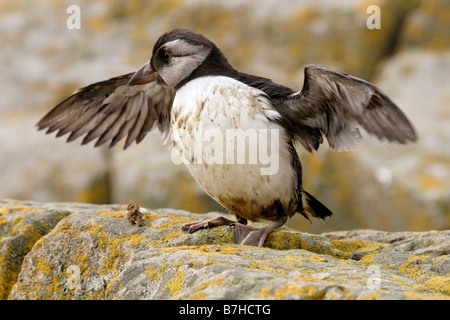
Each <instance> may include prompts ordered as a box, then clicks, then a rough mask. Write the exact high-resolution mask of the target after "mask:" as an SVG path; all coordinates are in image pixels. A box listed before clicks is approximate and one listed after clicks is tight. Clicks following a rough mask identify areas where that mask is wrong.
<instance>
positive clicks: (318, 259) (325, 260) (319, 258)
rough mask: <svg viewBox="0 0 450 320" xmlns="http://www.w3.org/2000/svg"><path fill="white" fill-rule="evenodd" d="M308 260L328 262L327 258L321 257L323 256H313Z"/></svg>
mask: <svg viewBox="0 0 450 320" xmlns="http://www.w3.org/2000/svg"><path fill="white" fill-rule="evenodd" d="M308 260H310V261H313V262H328V259H327V258H324V257H321V256H311V257H309V258H308Z"/></svg>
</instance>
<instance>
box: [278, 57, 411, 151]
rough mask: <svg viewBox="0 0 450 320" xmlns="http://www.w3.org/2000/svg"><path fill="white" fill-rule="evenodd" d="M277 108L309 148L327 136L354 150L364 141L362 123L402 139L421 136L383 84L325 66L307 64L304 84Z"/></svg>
mask: <svg viewBox="0 0 450 320" xmlns="http://www.w3.org/2000/svg"><path fill="white" fill-rule="evenodd" d="M274 107H275V108H276V109H277V110H278V111H279V112H280V113H281V114H282V116H283V119H285V120H284V121H285V126H287V127H288V128H289V131H291V132H293V133H294V137H293V138H294V139H296V140H298V141H299V142H301V143H302V145H303V146H304V147H305V148H306V149H307V150H309V151H311V150H312V149H316V150H317V149H318V147H319V145H320V143H322V141H323V138H322V135H325V136H326V138H327V140H328V143H329V145H330V146H331V147H332V148H334V149H337V150H348V149H352V148H354V147H356V146H357V145H358V144H359V143H360V142H361V140H362V136H361V133H360V128H364V129H365V130H366V131H367V132H368V133H370V134H372V135H375V136H376V137H378V138H379V139H387V140H388V141H394V142H398V143H402V144H404V143H407V142H414V141H416V140H417V135H416V133H415V130H414V128H413V126H412V125H411V123H410V122H409V120H408V119H407V117H406V116H405V114H404V113H403V112H402V111H401V110H400V109H399V108H398V107H397V106H396V105H395V104H394V103H393V102H392V101H391V99H389V97H388V96H386V94H384V93H383V92H382V91H381V90H380V89H378V88H377V87H375V86H374V85H372V84H371V83H369V82H367V81H365V80H362V79H360V78H357V77H354V76H351V75H349V74H346V73H343V72H339V71H335V70H332V69H329V68H327V67H324V66H322V65H308V66H306V68H305V80H304V84H303V89H302V90H301V91H299V92H297V93H294V94H292V95H290V96H288V97H287V99H284V100H283V101H281V100H278V101H277V100H275V103H274Z"/></svg>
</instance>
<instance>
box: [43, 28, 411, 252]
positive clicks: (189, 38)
mask: <svg viewBox="0 0 450 320" xmlns="http://www.w3.org/2000/svg"><path fill="white" fill-rule="evenodd" d="M304 75H305V76H304V83H303V88H302V90H301V91H295V90H293V89H291V88H288V87H286V86H283V85H280V84H277V83H274V82H272V80H270V79H267V78H263V77H259V76H255V75H251V74H246V73H243V72H240V71H238V70H236V69H234V68H233V67H232V66H231V65H230V63H229V62H228V60H227V58H226V57H225V55H224V54H223V53H222V51H221V50H220V49H219V48H218V47H217V46H216V45H215V44H214V43H213V42H211V41H210V40H208V39H207V38H206V37H204V36H203V35H201V34H199V33H197V32H195V31H193V30H190V29H184V28H180V29H174V30H172V31H169V32H167V33H165V34H163V35H162V36H161V37H160V38H159V39H158V41H157V42H156V43H155V45H154V47H153V51H152V57H151V59H150V60H149V61H148V62H147V63H146V64H144V65H143V66H142V67H141V68H140V69H139V70H138V71H136V72H132V73H128V74H125V75H122V76H118V77H115V78H111V79H109V80H106V81H101V82H97V83H94V84H91V85H89V86H87V87H84V88H81V89H79V90H77V91H76V92H75V93H74V94H73V95H72V96H70V97H68V98H67V99H65V100H64V101H62V102H61V103H60V104H58V105H57V106H56V107H54V108H53V109H52V110H51V111H50V112H48V113H47V114H46V115H45V116H44V117H43V118H42V119H41V120H40V121H39V123H38V124H37V127H38V129H39V130H41V129H44V128H47V129H48V130H47V133H51V132H54V131H56V130H57V131H58V132H57V135H56V136H57V137H59V136H63V135H65V134H67V133H70V135H69V136H68V139H67V141H68V142H69V141H73V140H75V139H77V138H78V137H80V136H83V135H84V138H83V141H82V144H86V143H89V142H90V141H92V140H95V139H96V140H97V141H96V143H95V147H97V146H100V145H102V144H104V143H106V142H107V143H109V147H112V146H114V145H115V144H116V143H117V142H118V141H120V140H122V139H124V138H126V140H125V144H124V149H126V148H128V147H129V146H130V145H131V143H132V142H133V141H136V143H139V142H140V141H142V139H143V138H144V137H145V136H146V135H147V133H148V132H149V131H151V130H152V129H153V128H155V127H158V129H159V131H160V132H161V134H162V135H163V136H164V137H166V138H169V137H170V139H171V141H172V146H173V150H172V155H174V154H176V155H178V156H179V159H180V160H181V162H183V163H185V164H186V166H187V168H188V170H189V172H190V173H191V175H192V176H193V177H194V179H195V180H196V181H197V182H198V184H199V185H200V186H201V187H202V188H203V190H204V191H205V192H206V193H207V194H208V195H210V196H211V197H212V198H213V199H214V200H216V201H217V202H218V203H219V204H221V205H222V206H223V207H224V208H226V209H227V210H229V211H230V212H232V213H234V214H235V215H236V218H237V221H231V220H229V219H226V218H224V217H218V218H214V219H211V220H206V221H200V222H193V223H188V224H185V225H183V227H182V230H185V231H188V232H190V233H192V232H195V231H196V230H199V229H202V228H212V227H216V226H221V225H229V226H232V227H233V235H234V241H235V243H237V244H243V245H255V246H259V247H261V246H263V244H264V241H265V239H266V237H267V235H268V234H269V233H270V232H272V231H273V230H274V229H276V228H278V227H280V226H282V225H283V224H284V223H285V222H286V221H287V218H288V217H291V216H293V215H294V214H295V213H299V214H301V215H303V216H304V217H305V218H307V219H308V220H309V217H315V218H321V219H324V218H326V217H328V216H331V215H332V212H331V211H330V210H329V209H328V208H327V207H325V206H324V205H323V204H322V203H320V202H319V201H318V200H317V199H316V198H314V197H313V196H312V195H311V194H309V193H308V192H306V191H305V190H304V189H303V187H302V166H301V163H300V159H299V156H298V154H297V152H296V150H295V148H294V145H295V144H296V143H299V144H301V145H302V146H303V147H304V148H305V149H306V150H308V151H313V150H317V149H318V148H319V146H320V144H321V143H322V142H323V136H325V137H326V138H327V140H328V144H329V146H330V147H331V148H333V149H337V150H348V149H352V148H354V147H356V146H357V145H358V144H359V143H360V142H361V140H362V135H361V132H360V128H364V129H365V130H366V131H367V132H368V133H369V134H372V135H375V136H376V137H378V138H379V139H387V140H388V141H392V142H397V143H401V144H405V143H408V142H415V141H416V140H417V135H416V133H415V130H414V128H413V126H412V125H411V123H410V121H409V120H408V119H407V117H406V116H405V114H404V113H403V112H402V111H401V110H400V109H399V108H398V107H397V106H396V105H395V104H394V103H393V102H392V101H391V99H389V98H388V97H387V96H386V94H384V93H383V92H382V91H381V90H380V89H378V88H377V87H375V86H374V85H373V84H371V83H369V82H367V81H365V80H362V79H359V78H357V77H354V76H351V75H349V74H346V73H344V72H339V71H336V70H332V69H330V68H327V67H324V66H322V65H318V64H312V65H307V66H306V67H305V72H304ZM269 154H270V158H269V160H271V162H272V163H268V162H267V159H268V158H267V156H268V155H269ZM263 156H264V157H263ZM263 160H264V161H263ZM260 219H263V220H268V221H271V223H270V224H267V225H266V226H264V227H262V228H259V229H257V228H254V227H252V226H248V225H247V220H252V221H256V220H260Z"/></svg>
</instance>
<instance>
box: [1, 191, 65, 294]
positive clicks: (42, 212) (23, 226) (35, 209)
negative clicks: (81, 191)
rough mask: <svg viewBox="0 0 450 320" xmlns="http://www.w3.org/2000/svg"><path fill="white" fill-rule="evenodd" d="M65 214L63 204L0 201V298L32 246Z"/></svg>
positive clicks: (8, 287) (14, 279) (15, 277)
mask: <svg viewBox="0 0 450 320" xmlns="http://www.w3.org/2000/svg"><path fill="white" fill-rule="evenodd" d="M68 214H69V212H68V211H66V210H65V209H64V205H53V204H52V205H51V206H49V207H47V206H46V205H45V204H42V205H39V206H36V205H35V203H33V202H15V201H12V200H11V201H10V200H4V201H0V284H1V285H0V299H5V298H6V297H8V293H9V290H11V287H12V286H13V284H14V283H15V282H16V280H17V276H18V274H19V271H20V267H21V265H22V261H23V259H24V257H25V255H26V254H27V253H28V252H29V251H30V250H31V248H32V247H33V245H34V243H35V242H36V241H37V240H39V239H40V238H41V237H42V236H43V235H45V234H47V233H48V232H49V231H50V230H52V229H53V227H54V226H55V225H56V224H57V223H58V221H59V220H61V219H62V218H64V217H66V216H67V215H68Z"/></svg>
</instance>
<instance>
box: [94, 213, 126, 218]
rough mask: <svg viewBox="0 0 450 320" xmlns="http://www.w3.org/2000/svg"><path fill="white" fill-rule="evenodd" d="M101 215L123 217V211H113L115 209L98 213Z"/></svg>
mask: <svg viewBox="0 0 450 320" xmlns="http://www.w3.org/2000/svg"><path fill="white" fill-rule="evenodd" d="M99 216H101V217H114V218H123V217H124V216H125V213H124V212H115V211H105V212H102V213H100V214H99Z"/></svg>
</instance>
